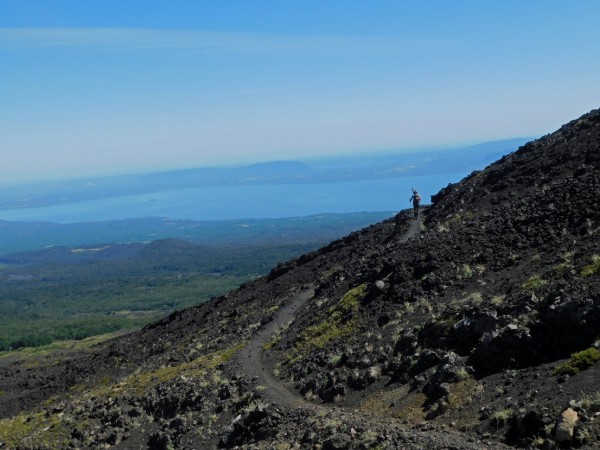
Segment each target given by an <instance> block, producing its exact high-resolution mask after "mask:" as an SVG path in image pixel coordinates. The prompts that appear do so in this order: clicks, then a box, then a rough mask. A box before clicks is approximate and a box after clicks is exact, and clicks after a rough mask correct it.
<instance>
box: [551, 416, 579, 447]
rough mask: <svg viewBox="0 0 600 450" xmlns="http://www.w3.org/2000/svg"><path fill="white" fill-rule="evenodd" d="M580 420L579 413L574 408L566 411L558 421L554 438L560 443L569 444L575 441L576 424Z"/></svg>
mask: <svg viewBox="0 0 600 450" xmlns="http://www.w3.org/2000/svg"><path fill="white" fill-rule="evenodd" d="M578 419H579V417H578V415H577V411H575V410H574V409H572V408H567V409H565V410H564V411H563V412H562V414H561V415H560V416H559V417H558V419H557V421H556V428H555V429H554V438H555V439H556V440H557V441H558V442H569V441H571V439H573V431H574V430H575V424H576V423H577V420H578Z"/></svg>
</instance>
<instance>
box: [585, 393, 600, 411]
mask: <svg viewBox="0 0 600 450" xmlns="http://www.w3.org/2000/svg"><path fill="white" fill-rule="evenodd" d="M581 406H583V407H584V408H585V409H586V410H588V411H591V412H598V411H600V391H596V392H593V393H591V394H582V395H581Z"/></svg>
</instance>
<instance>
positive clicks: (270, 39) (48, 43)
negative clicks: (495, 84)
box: [0, 28, 460, 55]
mask: <svg viewBox="0 0 600 450" xmlns="http://www.w3.org/2000/svg"><path fill="white" fill-rule="evenodd" d="M459 46H460V44H459V43H458V42H456V41H448V40H441V39H415V38H395V37H394V38H392V37H377V36H369V37H356V36H314V35H312V36H302V35H277V34H260V33H223V32H210V31H195V30H160V29H136V28H0V48H52V47H86V48H90V47H91V48H96V49H100V50H115V49H116V50H119V49H122V50H139V51H143V50H155V49H183V50H185V49H188V50H202V51H215V52H243V53H246V52H261V53H264V52H266V53H293V54H298V53H300V54H307V55H315V54H317V55H318V54H341V55H355V54H405V53H415V52H417V53H424V52H425V53H426V52H433V51H448V50H450V49H455V48H458V47H459Z"/></svg>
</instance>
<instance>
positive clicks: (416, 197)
mask: <svg viewBox="0 0 600 450" xmlns="http://www.w3.org/2000/svg"><path fill="white" fill-rule="evenodd" d="M412 193H413V195H412V197H411V198H410V199H409V200H408V201H409V202H412V204H413V211H414V216H415V219H417V218H418V217H419V205H420V204H421V196H420V195H419V193H418V192H417V191H416V190H415V188H412Z"/></svg>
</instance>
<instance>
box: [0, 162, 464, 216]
mask: <svg viewBox="0 0 600 450" xmlns="http://www.w3.org/2000/svg"><path fill="white" fill-rule="evenodd" d="M465 175H466V174H464V173H455V174H443V175H431V176H415V177H402V178H393V179H383V180H367V181H354V182H346V183H340V182H338V183H314V184H278V185H273V184H270V185H251V186H233V187H231V186H229V187H204V188H191V189H175V190H174V189H171V190H162V191H157V192H152V193H146V194H138V195H127V196H122V197H112V198H106V199H100V200H91V201H81V202H71V203H62V204H56V205H51V206H46V207H39V208H23V209H9V210H0V219H3V220H11V221H40V222H57V223H72V222H97V221H105V220H121V219H130V218H138V217H168V218H171V219H189V220H225V219H244V218H282V217H298V216H306V215H312V214H321V213H349V212H360V211H399V210H401V209H406V208H409V207H410V203H409V201H408V199H409V197H410V195H411V188H412V187H415V188H416V189H418V190H419V192H420V193H421V194H422V195H421V196H422V198H423V200H424V203H429V199H430V196H431V195H432V194H435V193H436V192H438V191H439V190H440V189H441V188H442V187H445V186H446V185H447V184H448V183H450V182H457V181H459V180H460V179H462V178H463V177H464V176H465Z"/></svg>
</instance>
